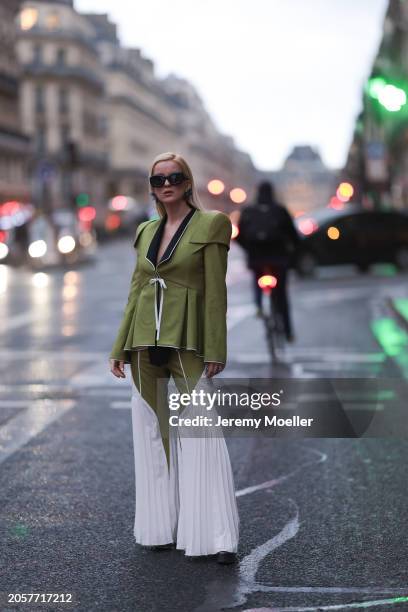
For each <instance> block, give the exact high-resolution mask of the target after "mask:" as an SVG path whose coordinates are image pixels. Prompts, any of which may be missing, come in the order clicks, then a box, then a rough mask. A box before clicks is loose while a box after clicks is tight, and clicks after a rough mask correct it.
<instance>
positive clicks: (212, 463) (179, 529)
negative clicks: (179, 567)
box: [132, 382, 239, 556]
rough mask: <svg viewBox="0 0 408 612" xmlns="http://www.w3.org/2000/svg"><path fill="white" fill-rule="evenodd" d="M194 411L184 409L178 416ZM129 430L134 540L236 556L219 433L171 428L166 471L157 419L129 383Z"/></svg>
mask: <svg viewBox="0 0 408 612" xmlns="http://www.w3.org/2000/svg"><path fill="white" fill-rule="evenodd" d="M196 410H197V408H193V407H191V411H190V406H187V407H186V409H185V410H184V412H183V417H184V416H190V414H192V412H193V411H196ZM188 411H190V414H187V412H188ZM194 414H197V412H194ZM213 416H214V415H213ZM132 428H133V444H134V458H135V481H136V509H135V524H134V536H135V539H136V542H137V543H139V544H142V545H146V546H153V545H158V544H168V543H170V542H176V546H177V548H178V549H181V550H184V551H185V554H186V555H188V556H200V555H211V554H215V553H217V552H219V551H221V550H225V551H230V552H236V551H237V548H238V535H239V516H238V509H237V503H236V497H235V488H234V480H233V474H232V469H231V463H230V459H229V454H228V449H227V445H226V442H225V439H224V437H223V435H222V432H221V430H220V429H219V428H217V430H218V431H217V433H216V434H215V433H213V431H210V430H209V431H208V435H207V433H206V434H205V435H204V437H187V436H182V435H179V430H178V429H177V428H173V427H171V428H170V429H171V435H170V469H168V465H167V459H166V454H165V450H164V446H163V442H162V438H161V433H160V429H159V422H158V419H157V416H156V414H155V412H154V411H153V410H152V408H151V407H150V406H149V404H148V403H147V402H146V401H145V399H144V398H143V397H142V396H141V394H140V393H139V391H138V389H137V387H136V386H135V384H134V383H133V382H132Z"/></svg>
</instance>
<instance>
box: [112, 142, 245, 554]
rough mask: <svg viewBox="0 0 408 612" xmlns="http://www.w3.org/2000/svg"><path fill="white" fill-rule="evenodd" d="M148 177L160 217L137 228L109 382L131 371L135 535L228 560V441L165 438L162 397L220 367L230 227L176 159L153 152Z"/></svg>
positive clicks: (234, 527)
mask: <svg viewBox="0 0 408 612" xmlns="http://www.w3.org/2000/svg"><path fill="white" fill-rule="evenodd" d="M149 180H150V187H151V190H152V196H153V198H154V200H155V202H156V207H157V211H158V213H159V215H160V218H159V219H154V220H149V221H145V222H144V223H141V224H140V225H139V226H138V228H137V232H136V236H135V241H134V247H135V249H136V250H137V263H136V267H135V270H134V272H133V276H132V279H131V285H130V292H129V297H128V302H127V305H126V308H125V312H124V316H123V320H122V323H121V325H120V327H119V331H118V334H117V337H116V340H115V342H114V345H113V348H112V351H111V354H110V364H111V371H112V373H113V374H114V375H115V376H117V377H119V378H125V371H124V364H125V363H129V364H130V366H131V373H132V426H133V442H134V456H135V477H136V511H135V524H134V536H135V539H136V542H138V543H139V544H142V545H144V546H149V547H153V548H154V549H156V550H158V549H159V550H160V549H163V548H174V547H176V548H177V549H181V550H184V551H185V554H186V556H201V555H216V559H217V561H218V562H219V563H233V562H234V561H235V560H236V551H237V547H238V532H239V517H238V510H237V504H236V498H235V490H234V481H233V475H232V470H231V465H230V460H229V455H228V449H227V446H226V443H225V440H224V437H223V435H222V433H218V434H217V436H204V437H195V438H194V437H191V436H187V437H182V436H180V435H173V432H172V435H170V434H169V406H168V401H167V393H168V388H167V384H168V382H169V380H170V376H171V377H172V378H173V379H174V382H175V385H176V387H177V390H178V392H179V393H189V394H191V392H192V390H193V389H194V388H195V386H196V384H197V383H198V382H199V380H200V378H201V377H202V374H203V372H204V370H205V376H206V377H207V378H212V377H213V376H214V375H216V374H218V373H219V372H221V371H222V370H223V369H224V367H225V363H226V356H227V350H226V310H227V289H226V282H225V276H226V271H227V258H228V250H229V248H230V239H231V230H232V226H231V222H230V220H229V218H228V216H227V215H225V214H224V213H221V212H215V211H205V210H204V209H203V207H202V205H201V204H200V202H199V199H198V196H197V192H196V189H195V185H194V179H193V176H192V173H191V170H190V168H189V166H188V164H187V162H186V161H185V160H184V159H183V158H182V157H181V156H180V155H177V154H174V153H164V154H162V155H160V156H158V157H157V158H156V159H155V160H154V162H153V165H152V169H151V173H150V178H149ZM163 382H164V384H163ZM185 410H186V409H185ZM182 415H183V413H181V415H180V416H182Z"/></svg>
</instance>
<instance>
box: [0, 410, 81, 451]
mask: <svg viewBox="0 0 408 612" xmlns="http://www.w3.org/2000/svg"><path fill="white" fill-rule="evenodd" d="M26 405H27V406H28V408H27V410H24V411H23V412H20V413H19V414H17V415H16V416H15V417H13V418H12V419H10V420H9V421H7V423H6V424H5V425H3V427H1V428H0V463H1V462H2V461H5V459H7V458H8V457H10V455H12V454H13V453H15V452H16V451H18V450H19V449H20V448H21V447H22V446H24V445H25V444H27V442H29V441H30V440H31V438H34V437H35V436H37V435H38V434H39V433H41V432H42V431H43V430H44V429H45V428H46V427H47V426H48V425H50V424H51V423H52V422H53V421H55V420H56V419H58V418H60V417H61V416H62V415H63V414H64V413H65V412H67V411H68V410H71V409H72V408H73V407H74V406H75V401H74V400H69V399H65V400H50V399H43V400H30V401H27V402H26Z"/></svg>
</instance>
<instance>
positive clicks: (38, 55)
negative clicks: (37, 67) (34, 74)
mask: <svg viewBox="0 0 408 612" xmlns="http://www.w3.org/2000/svg"><path fill="white" fill-rule="evenodd" d="M41 61H42V47H41V45H34V47H33V62H34V64H41Z"/></svg>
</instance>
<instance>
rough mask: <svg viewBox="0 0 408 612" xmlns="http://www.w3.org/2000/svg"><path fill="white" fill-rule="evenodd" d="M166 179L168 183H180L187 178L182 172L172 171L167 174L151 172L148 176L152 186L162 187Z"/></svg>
mask: <svg viewBox="0 0 408 612" xmlns="http://www.w3.org/2000/svg"><path fill="white" fill-rule="evenodd" d="M166 179H167V180H168V181H169V183H170V185H181V183H184V181H187V180H188V179H187V177H186V176H185V175H184V174H183V173H182V172H172V173H171V174H169V175H167V176H164V174H153V175H152V176H150V177H149V181H150V185H151V186H152V187H164V185H165V183H166Z"/></svg>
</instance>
